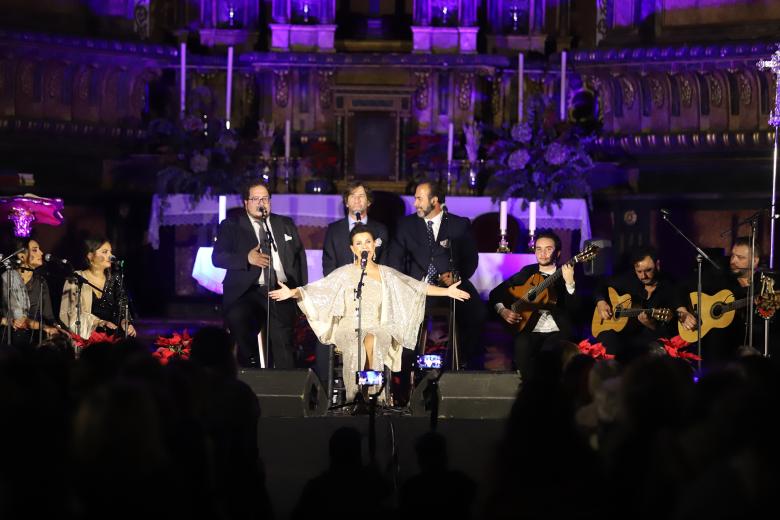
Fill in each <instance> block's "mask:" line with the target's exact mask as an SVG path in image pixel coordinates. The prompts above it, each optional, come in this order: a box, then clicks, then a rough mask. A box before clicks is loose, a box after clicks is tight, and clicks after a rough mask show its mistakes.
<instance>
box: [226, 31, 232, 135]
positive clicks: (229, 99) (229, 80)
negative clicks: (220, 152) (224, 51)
mask: <svg viewBox="0 0 780 520" xmlns="http://www.w3.org/2000/svg"><path fill="white" fill-rule="evenodd" d="M232 98H233V46H232V45H231V46H230V47H228V55H227V88H226V92H225V127H226V128H227V129H228V130H229V129H230V104H231V102H232Z"/></svg>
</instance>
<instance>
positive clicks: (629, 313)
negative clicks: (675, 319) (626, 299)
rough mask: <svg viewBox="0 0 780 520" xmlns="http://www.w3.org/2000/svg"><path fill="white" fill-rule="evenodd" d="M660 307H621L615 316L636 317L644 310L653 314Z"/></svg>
mask: <svg viewBox="0 0 780 520" xmlns="http://www.w3.org/2000/svg"><path fill="white" fill-rule="evenodd" d="M657 310H658V309H653V308H650V309H620V310H616V311H615V317H616V318H636V317H637V316H639V315H640V314H642V313H643V312H646V313H647V314H649V315H650V316H652V315H653V313H654V312H656V311H657Z"/></svg>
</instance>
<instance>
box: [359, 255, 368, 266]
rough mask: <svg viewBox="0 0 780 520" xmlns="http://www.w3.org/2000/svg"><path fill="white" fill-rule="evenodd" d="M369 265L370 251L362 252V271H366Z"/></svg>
mask: <svg viewBox="0 0 780 520" xmlns="http://www.w3.org/2000/svg"><path fill="white" fill-rule="evenodd" d="M367 263H368V251H361V252H360V269H362V270H364V271H365V270H366V264H367Z"/></svg>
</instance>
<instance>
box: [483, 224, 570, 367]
mask: <svg viewBox="0 0 780 520" xmlns="http://www.w3.org/2000/svg"><path fill="white" fill-rule="evenodd" d="M534 254H535V255H536V261H537V262H538V263H536V264H531V265H527V266H525V267H523V268H522V269H521V270H520V271H519V272H518V273H516V274H514V275H512V276H511V277H510V278H509V279H507V280H505V281H504V282H502V283H501V284H499V285H498V286H497V287H496V288H494V289H493V290H492V291H490V306H491V308H493V309H495V311H496V313H498V315H499V316H501V318H502V319H503V320H504V321H505V322H506V323H507V324H509V325H510V327H512V328H513V330H515V331H516V333H515V337H514V342H513V343H514V345H513V346H514V362H515V368H517V369H518V370H519V371H520V374H521V376H522V378H523V381H528V380H531V379H533V377H534V366H535V365H536V364H537V357H538V356H539V353H540V352H541V351H542V350H553V349H555V348H556V347H557V346H558V344H559V343H560V341H569V340H572V339H573V338H572V334H573V318H572V316H573V315H574V312H575V310H576V308H577V306H578V299H577V298H576V296H575V294H574V267H573V266H572V265H569V264H568V263H567V264H566V265H564V266H562V267H561V268H560V269H558V268H557V266H556V262H557V260H558V257H560V254H561V239H560V238H559V237H558V235H556V234H555V233H553V232H552V231H539V232H538V233H537V234H536V245H535V248H534ZM548 276H556V278H557V279H556V280H555V282H554V283H553V284H552V285H550V286H549V287H548V288H547V289H546V291H548V293H549V294H548V297H547V298H545V299H546V300H547V303H546V304H541V305H539V306H538V308H536V309H534V308H533V306H530V305H529V307H528V308H529V309H530V310H531V311H532V312H530V314H528V313H525V312H515V311H513V310H511V308H510V307H511V306H512V304H513V302H516V301H517V300H518V298H519V297H520V296H523V295H525V294H527V293H528V291H530V290H531V289H533V287H535V286H537V285H539V282H540V281H543V280H544V279H546V278H547V277H548ZM542 299H543V298H541V296H540V297H538V298H536V299H535V301H541V300H542Z"/></svg>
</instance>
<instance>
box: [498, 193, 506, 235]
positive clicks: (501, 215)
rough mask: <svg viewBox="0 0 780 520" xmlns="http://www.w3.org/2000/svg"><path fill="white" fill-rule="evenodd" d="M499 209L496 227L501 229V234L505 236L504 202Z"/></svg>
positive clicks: (503, 201)
mask: <svg viewBox="0 0 780 520" xmlns="http://www.w3.org/2000/svg"><path fill="white" fill-rule="evenodd" d="M499 207H500V208H501V209H500V213H499V224H498V227H499V228H501V234H502V235H506V201H505V200H502V201H501V205H500V206H499Z"/></svg>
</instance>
